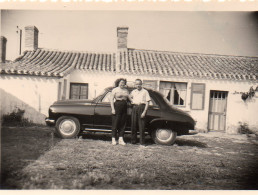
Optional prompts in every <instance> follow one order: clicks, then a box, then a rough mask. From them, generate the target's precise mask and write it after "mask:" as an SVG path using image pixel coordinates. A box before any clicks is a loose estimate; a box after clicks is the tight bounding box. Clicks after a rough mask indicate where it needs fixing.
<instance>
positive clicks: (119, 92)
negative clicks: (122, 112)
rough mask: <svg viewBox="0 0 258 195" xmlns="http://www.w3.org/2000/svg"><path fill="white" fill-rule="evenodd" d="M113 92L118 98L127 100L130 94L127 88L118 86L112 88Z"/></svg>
mask: <svg viewBox="0 0 258 195" xmlns="http://www.w3.org/2000/svg"><path fill="white" fill-rule="evenodd" d="M112 94H113V95H114V97H115V99H116V100H127V98H128V96H129V92H128V90H127V89H122V88H120V87H116V88H114V89H113V90H112Z"/></svg>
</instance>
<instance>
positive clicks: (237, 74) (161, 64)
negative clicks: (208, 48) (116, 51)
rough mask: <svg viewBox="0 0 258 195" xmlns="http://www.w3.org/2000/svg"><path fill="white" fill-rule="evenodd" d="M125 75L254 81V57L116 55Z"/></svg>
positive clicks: (257, 60) (257, 70) (257, 74)
mask: <svg viewBox="0 0 258 195" xmlns="http://www.w3.org/2000/svg"><path fill="white" fill-rule="evenodd" d="M120 70H121V71H122V72H123V73H125V74H152V75H160V76H180V77H188V78H189V77H190V78H208V79H233V80H258V57H240V56H223V55H208V54H190V53H175V52H164V51H153V50H152V51H150V50H136V49H128V50H124V51H121V52H120Z"/></svg>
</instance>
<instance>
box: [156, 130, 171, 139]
mask: <svg viewBox="0 0 258 195" xmlns="http://www.w3.org/2000/svg"><path fill="white" fill-rule="evenodd" d="M156 136H157V138H158V139H159V140H160V141H168V140H170V139H171V138H172V136H173V133H172V131H171V130H170V129H158V130H157V131H156Z"/></svg>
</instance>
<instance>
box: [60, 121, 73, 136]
mask: <svg viewBox="0 0 258 195" xmlns="http://www.w3.org/2000/svg"><path fill="white" fill-rule="evenodd" d="M59 130H60V132H61V133H62V134H64V135H71V134H73V133H74V131H75V130H76V124H75V122H74V121H73V120H70V119H65V120H63V121H62V122H61V123H60V125H59Z"/></svg>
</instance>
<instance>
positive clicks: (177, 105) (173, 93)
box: [159, 81, 188, 107]
mask: <svg viewBox="0 0 258 195" xmlns="http://www.w3.org/2000/svg"><path fill="white" fill-rule="evenodd" d="M161 83H171V84H173V85H174V86H175V84H176V83H177V84H185V92H186V94H185V100H184V104H183V105H180V104H174V99H175V87H172V88H162V89H163V90H164V89H165V90H170V97H171V96H173V97H171V99H170V100H168V99H167V97H165V95H164V94H163V93H162V92H161V91H160V89H161V88H160V86H161ZM187 85H188V83H187V82H175V81H160V83H159V92H160V93H161V94H162V95H163V96H164V98H166V99H167V100H168V102H169V103H170V104H171V105H173V106H176V107H186V101H187ZM179 97H180V96H179Z"/></svg>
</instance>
